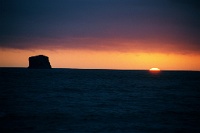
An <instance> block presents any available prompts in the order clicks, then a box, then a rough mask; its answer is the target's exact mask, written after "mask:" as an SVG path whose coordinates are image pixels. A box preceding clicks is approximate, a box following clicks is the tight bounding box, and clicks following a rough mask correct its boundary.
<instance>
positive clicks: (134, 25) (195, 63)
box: [0, 0, 200, 70]
mask: <svg viewBox="0 0 200 133" xmlns="http://www.w3.org/2000/svg"><path fill="white" fill-rule="evenodd" d="M199 6H200V2H199V1H198V0H56V1H55V0H1V4H0V9H1V13H0V20H1V22H0V30H1V32H0V60H1V62H0V66H3V67H4V66H8V67H13V66H19V67H27V65H28V60H27V59H28V57H29V56H32V55H35V54H45V55H47V56H49V58H50V62H51V63H52V64H53V65H52V66H53V67H64V68H68V67H70V68H103V69H149V68H151V67H160V68H161V69H166V70H200V33H199V31H200V30H199V26H200V25H199V24H200V8H199ZM16 57H17V58H18V59H17V60H16Z"/></svg>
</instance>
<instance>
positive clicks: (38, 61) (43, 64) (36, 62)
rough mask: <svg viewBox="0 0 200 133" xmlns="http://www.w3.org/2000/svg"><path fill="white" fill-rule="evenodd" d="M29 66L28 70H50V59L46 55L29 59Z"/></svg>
mask: <svg viewBox="0 0 200 133" xmlns="http://www.w3.org/2000/svg"><path fill="white" fill-rule="evenodd" d="M28 60H29V66H28V68H33V69H49V68H51V64H50V62H49V57H47V56H45V55H36V56H31V57H29V59H28Z"/></svg>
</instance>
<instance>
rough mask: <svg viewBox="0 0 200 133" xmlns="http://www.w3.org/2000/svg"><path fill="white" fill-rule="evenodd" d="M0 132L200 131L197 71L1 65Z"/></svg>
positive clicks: (115, 132) (148, 132)
mask: <svg viewBox="0 0 200 133" xmlns="http://www.w3.org/2000/svg"><path fill="white" fill-rule="evenodd" d="M0 75H1V80H0V87H1V89H0V130H1V131H0V132H1V133H3V132H7V133H8V132H11V133H74V132H75V133H93V132H94V133H98V132H99V133H101V132H102V133H160V132H162V133H174V132H180V133H181V132H188V133H189V132H190V133H192V132H193V133H194V132H200V72H187V71H185V72H184V71H162V72H161V73H159V74H152V73H149V72H148V71H114V70H76V69H50V70H35V69H25V68H21V69H20V68H10V69H9V68H1V69H0Z"/></svg>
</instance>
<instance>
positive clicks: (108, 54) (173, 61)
mask: <svg viewBox="0 0 200 133" xmlns="http://www.w3.org/2000/svg"><path fill="white" fill-rule="evenodd" d="M39 54H44V55H47V56H48V57H49V59H50V62H51V65H52V67H53V68H82V69H131V70H148V69H150V68H152V67H157V68H159V69H161V70H198V71H199V70H200V60H199V59H200V54H168V53H158V52H155V53H147V52H117V51H101V50H99V51H94V50H81V49H80V50H75V49H71V50H64V49H63V50H37V49H35V50H16V49H1V50H0V67H28V57H29V56H33V55H39Z"/></svg>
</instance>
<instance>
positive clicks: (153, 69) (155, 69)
mask: <svg viewBox="0 0 200 133" xmlns="http://www.w3.org/2000/svg"><path fill="white" fill-rule="evenodd" d="M149 70H150V71H160V69H159V68H155V67H154V68H151V69H149Z"/></svg>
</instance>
